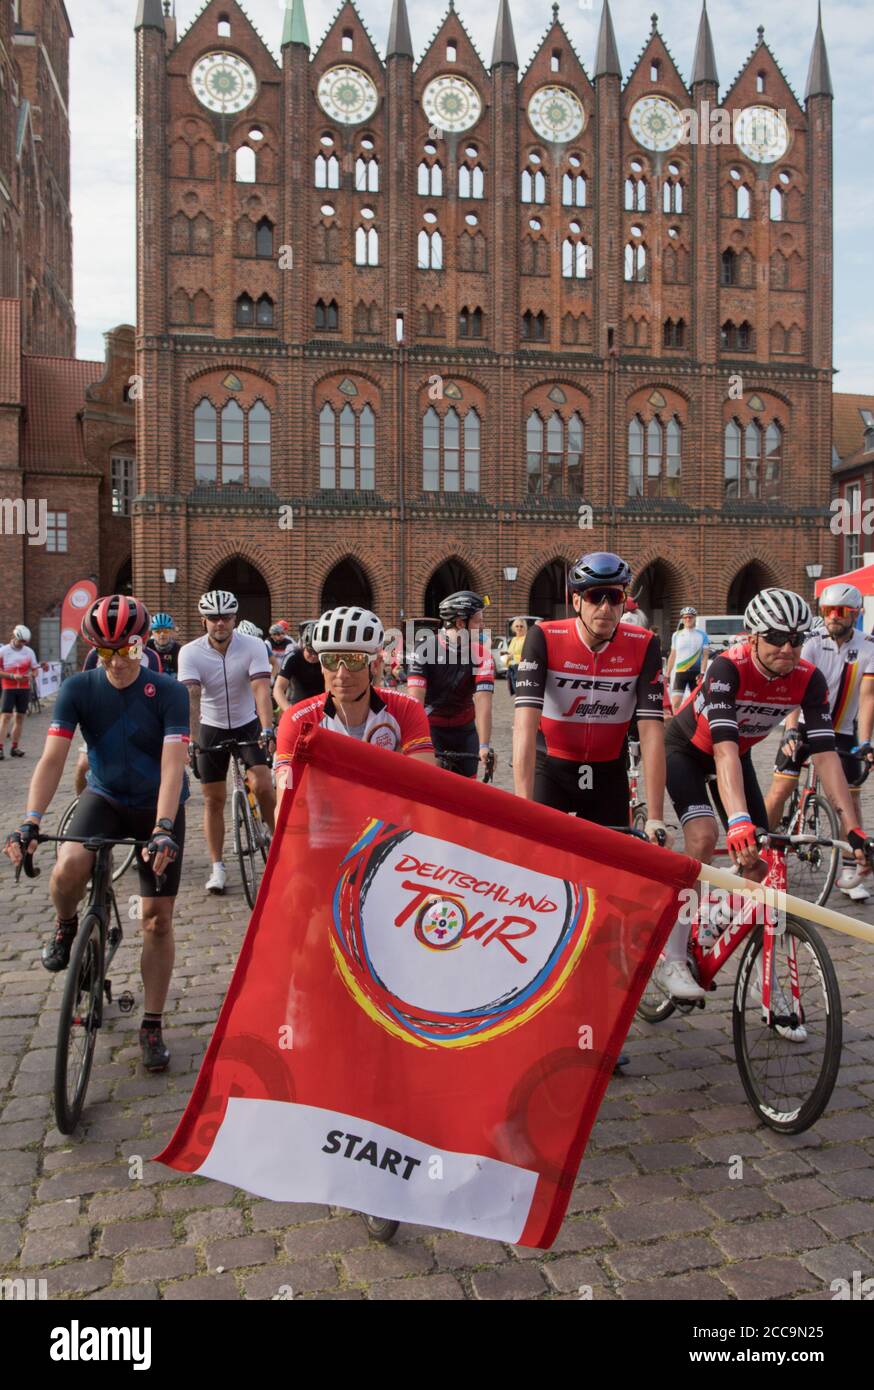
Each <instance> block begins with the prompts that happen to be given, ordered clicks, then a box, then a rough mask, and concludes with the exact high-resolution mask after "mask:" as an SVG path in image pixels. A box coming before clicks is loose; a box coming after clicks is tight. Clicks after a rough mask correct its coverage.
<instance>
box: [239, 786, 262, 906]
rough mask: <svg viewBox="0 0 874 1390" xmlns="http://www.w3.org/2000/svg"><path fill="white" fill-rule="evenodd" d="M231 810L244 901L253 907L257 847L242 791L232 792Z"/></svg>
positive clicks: (250, 814)
mask: <svg viewBox="0 0 874 1390" xmlns="http://www.w3.org/2000/svg"><path fill="white" fill-rule="evenodd" d="M233 811H234V848H235V849H236V851H237V858H238V859H239V861H240V873H241V874H242V877H243V892H244V893H245V894H246V902H247V903H248V904H249V906H250V907H254V906H255V899H256V898H257V896H258V867H257V863H256V860H255V855H256V854H257V849H256V847H255V832H254V828H253V826H252V813H251V811H250V810H249V803H248V801H247V799H246V796H245V793H244V792H241V791H235V792H234V802H233Z"/></svg>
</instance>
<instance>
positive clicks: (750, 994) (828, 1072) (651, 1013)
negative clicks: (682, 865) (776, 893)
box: [637, 831, 849, 1134]
mask: <svg viewBox="0 0 874 1390" xmlns="http://www.w3.org/2000/svg"><path fill="white" fill-rule="evenodd" d="M803 838H804V843H805V845H809V844H810V843H811V842H812V837H810V836H805V837H803ZM822 843H823V844H824V845H826V846H829V847H830V846H831V845H832V843H833V842H832V840H831V839H825V840H823V842H822ZM838 843H839V847H841V848H843V847H844V846H842V845H840V842H838ZM759 844H760V846H761V847H762V848H763V857H764V858H765V859H766V862H767V863H768V873H767V876H766V878H765V880H764V884H763V886H764V887H769V888H775V889H782V890H783V891H784V892H785V891H786V851H787V850H788V849H790V848H792V844H791V837H790V836H788V835H783V834H780V833H778V832H777V831H771V832H770V833H767V832H765V831H761V832H760V834H759ZM846 848H849V846H846ZM742 886H743V880H742V879H738V890H740V889H741V888H742ZM726 916H727V920H726ZM762 917H764V921H762V920H761V919H762ZM720 919H722V920H720ZM714 928H715V930H714ZM744 942H745V943H746V945H745V948H744V951H743V954H742V956H741V959H740V964H739V966H738V971H737V977H736V980H735V983H734V991H733V995H732V1038H733V1043H734V1052H735V1060H736V1062H737V1067H738V1071H739V1073H740V1079H741V1082H742V1084H743V1088H744V1092H745V1094H746V1097H747V1100H748V1101H749V1103H750V1105H751V1107H752V1109H753V1111H754V1112H755V1113H756V1115H757V1116H758V1117H759V1119H760V1120H762V1121H763V1123H764V1124H766V1125H768V1127H769V1128H770V1129H773V1130H776V1131H777V1133H780V1134H801V1133H802V1132H803V1131H804V1130H806V1129H809V1128H810V1126H811V1125H812V1124H814V1122H815V1121H816V1120H818V1119H819V1117H820V1115H821V1114H822V1112H823V1110H824V1109H825V1107H826V1105H827V1104H828V1101H829V1098H830V1096H831V1093H832V1091H833V1089H834V1084H835V1080H836V1078H837V1074H838V1068H839V1066H840V1059H841V1046H842V1034H843V1027H842V1018H841V996H840V990H839V988H838V981H837V976H836V974H835V969H834V966H833V964H832V961H831V957H830V956H829V953H828V951H827V950H826V947H825V946H824V944H823V942H822V940H821V938H820V936H819V933H818V932H817V931H816V930H815V928H814V927H812V926H811V925H810V924H809V923H808V922H805V921H802V919H801V918H799V917H793V916H792V915H791V914H787V916H786V918H785V921H784V922H782V923H781V922H780V921H779V919H778V914H777V912H776V911H775V910H774V909H773V908H770V907H767V906H764V905H763V904H762V903H761V901H760V900H758V901H757V900H754V899H752V898H750V897H748V896H746V895H744V896H743V900H742V902H741V904H740V906H739V907H738V908H737V910H735V905H734V903H732V906H731V910H730V911H728V913H726V906H725V903H724V900H722V901H720V900H719V899H717V898H715V897H714V895H713V893H712V891H711V892H708V890H707V889H706V888H704V887H702V890H701V894H700V896H699V899H698V902H697V904H696V906H695V908H694V910H693V914H692V921H691V933H690V940H689V951H688V958H687V959H688V965H689V969H690V971H691V973H692V975H693V977H694V978H695V979H696V980H697V981H698V983H699V984H700V985H701V986H702V988H703V989H705V990H708V991H710V992H712V991H715V989H716V984H715V978H716V976H717V974H718V973H719V971H720V970H721V969H722V967H723V966H724V965H725V963H726V961H727V960H728V959H729V957H730V956H732V955H733V954H734V952H735V951H736V950H737V948H738V947H739V946H740V945H741V944H742V943H744ZM802 966H805V967H806V969H805V970H804V971H802V968H801V967H802ZM704 1004H705V1001H704V1000H703V999H701V1000H694V1001H693V1000H689V1001H681V1000H678V999H671V998H669V997H668V996H666V995H665V994H664V993H663V991H662V990H661V989H660V988H659V987H658V986H657V985H654V984H653V983H652V982H651V981H650V983H649V984H648V985H647V987H646V989H645V990H644V992H643V995H642V996H641V1000H640V1003H639V1005H638V1008H637V1013H638V1016H639V1017H640V1018H642V1019H644V1020H645V1021H646V1022H647V1023H660V1022H662V1021H663V1020H664V1019H666V1018H669V1017H670V1016H671V1014H673V1013H674V1012H675V1011H679V1012H680V1013H686V1014H688V1013H691V1011H692V1009H694V1008H703V1007H704ZM802 1034H803V1036H801V1035H802ZM793 1035H794V1037H793Z"/></svg>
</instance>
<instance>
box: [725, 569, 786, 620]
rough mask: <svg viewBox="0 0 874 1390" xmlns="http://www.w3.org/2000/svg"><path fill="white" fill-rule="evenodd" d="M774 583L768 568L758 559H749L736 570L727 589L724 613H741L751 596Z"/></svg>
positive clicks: (753, 596)
mask: <svg viewBox="0 0 874 1390" xmlns="http://www.w3.org/2000/svg"><path fill="white" fill-rule="evenodd" d="M774 583H775V580H774V579H773V577H772V575H771V572H770V570H769V569H768V568H767V566H765V565H763V564H762V563H761V561H760V560H751V561H750V563H749V564H748V565H744V567H743V569H740V570H738V572H737V574H736V575H735V576H734V579H733V580H732V581H731V584H730V585H729V589H728V599H727V601H726V607H725V611H726V613H743V611H744V609H745V608H746V606H747V604H748V603H749V601H750V599H751V598H755V596H756V594H757V593H758V592H759V590H760V589H767V588H769V587H770V586H771V585H772V584H774Z"/></svg>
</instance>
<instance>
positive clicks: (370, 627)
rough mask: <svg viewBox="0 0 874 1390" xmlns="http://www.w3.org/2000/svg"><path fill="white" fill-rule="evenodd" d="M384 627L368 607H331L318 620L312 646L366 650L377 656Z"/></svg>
mask: <svg viewBox="0 0 874 1390" xmlns="http://www.w3.org/2000/svg"><path fill="white" fill-rule="evenodd" d="M384 641H385V629H384V628H383V625H382V623H381V622H380V620H379V618H378V617H377V616H376V614H375V613H371V612H370V610H369V609H367V608H329V609H328V611H327V613H323V614H322V616H321V617H320V618H319V619H318V620H317V621H316V623H315V631H314V633H313V638H312V645H313V650H314V651H317V652H367V653H368V654H369V655H370V656H376V655H377V653H378V652H379V651H381V649H382V644H383V642H384Z"/></svg>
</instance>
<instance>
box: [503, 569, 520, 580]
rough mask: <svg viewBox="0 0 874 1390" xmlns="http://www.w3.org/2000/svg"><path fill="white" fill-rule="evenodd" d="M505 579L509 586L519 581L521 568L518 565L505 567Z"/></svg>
mask: <svg viewBox="0 0 874 1390" xmlns="http://www.w3.org/2000/svg"><path fill="white" fill-rule="evenodd" d="M504 578H505V579H506V581H507V583H508V584H512V583H514V582H515V580H517V579H518V578H519V566H518V565H505V566H504Z"/></svg>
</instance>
